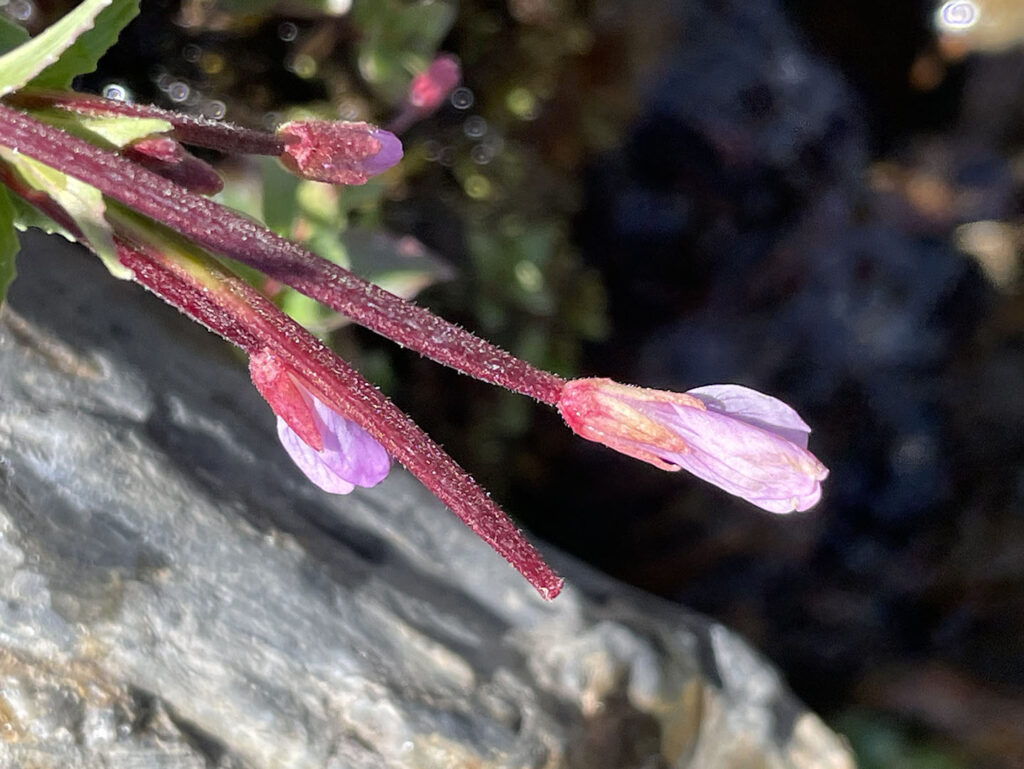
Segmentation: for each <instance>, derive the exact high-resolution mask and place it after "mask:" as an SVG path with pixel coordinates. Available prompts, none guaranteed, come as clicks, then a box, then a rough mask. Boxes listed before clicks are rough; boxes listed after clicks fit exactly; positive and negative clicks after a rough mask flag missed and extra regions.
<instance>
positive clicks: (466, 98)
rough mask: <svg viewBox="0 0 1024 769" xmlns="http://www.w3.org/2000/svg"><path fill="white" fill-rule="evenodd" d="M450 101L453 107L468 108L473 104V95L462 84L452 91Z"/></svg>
mask: <svg viewBox="0 0 1024 769" xmlns="http://www.w3.org/2000/svg"><path fill="white" fill-rule="evenodd" d="M451 101H452V106H453V107H455V109H469V108H470V107H472V106H473V102H474V101H475V97H474V96H473V92H472V91H471V90H469V89H468V88H466V87H465V86H463V87H462V88H456V89H455V90H454V91H452V95H451Z"/></svg>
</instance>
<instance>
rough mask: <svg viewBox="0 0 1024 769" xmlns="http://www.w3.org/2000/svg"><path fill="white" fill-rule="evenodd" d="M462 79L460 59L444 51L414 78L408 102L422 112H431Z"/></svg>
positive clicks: (407, 97) (410, 86) (407, 98)
mask: <svg viewBox="0 0 1024 769" xmlns="http://www.w3.org/2000/svg"><path fill="white" fill-rule="evenodd" d="M461 79H462V70H461V69H460V67H459V61H458V59H456V58H455V57H454V56H451V55H449V54H445V53H443V54H441V55H440V56H438V57H437V58H435V59H434V60H433V61H432V62H430V66H429V67H427V68H426V69H425V70H423V71H422V72H420V73H419V74H418V75H416V77H414V78H413V79H412V82H411V83H410V84H409V93H408V95H407V96H406V99H405V100H406V103H407V104H408V105H409V106H410V107H412V108H413V109H415V110H417V111H418V112H419V113H421V114H429V113H431V112H433V111H434V110H436V109H437V108H438V107H440V106H441V102H443V101H444V99H445V97H446V96H448V94H449V93H451V92H452V90H453V89H454V88H455V86H457V85H458V84H459V81H460V80H461Z"/></svg>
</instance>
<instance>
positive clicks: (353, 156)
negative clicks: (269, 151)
mask: <svg viewBox="0 0 1024 769" xmlns="http://www.w3.org/2000/svg"><path fill="white" fill-rule="evenodd" d="M277 135H278V136H279V137H281V138H282V139H283V140H285V145H284V149H283V152H282V154H281V156H280V157H281V162H282V163H284V165H285V166H286V167H287V168H288V170H290V171H291V172H292V173H295V174H297V175H299V176H301V177H303V178H305V179H311V180H312V181H315V182H327V183H328V184H364V183H365V182H366V180H367V179H369V178H370V177H371V176H376V175H377V174H379V173H382V172H383V171H386V170H388V169H389V168H391V167H392V166H393V165H395V164H396V163H397V162H398V161H399V160H401V159H402V143H401V142H400V141H399V140H398V138H397V137H396V136H395V135H394V134H392V133H390V132H388V131H385V130H383V129H381V128H377V127H376V126H372V125H370V124H369V123H348V122H344V121H329V120H296V121H293V122H291V123H285V124H284V125H282V126H281V127H280V128H278V129H277Z"/></svg>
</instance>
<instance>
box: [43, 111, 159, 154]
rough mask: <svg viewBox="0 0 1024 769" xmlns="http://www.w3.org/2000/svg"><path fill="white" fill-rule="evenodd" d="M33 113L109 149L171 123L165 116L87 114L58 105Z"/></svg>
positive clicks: (119, 146)
mask: <svg viewBox="0 0 1024 769" xmlns="http://www.w3.org/2000/svg"><path fill="white" fill-rule="evenodd" d="M32 116H33V117H35V118H36V119H37V120H41V121H42V122H44V123H49V124H50V125H52V126H56V127H57V128H60V129H62V130H64V131H67V132H68V133H69V134H72V135H74V136H77V137H78V138H80V139H85V140H86V141H89V142H92V143H93V144H95V145H97V146H99V147H103V148H104V149H110V150H118V149H121V148H122V147H124V146H126V145H128V144H131V143H132V142H133V141H136V140H138V139H143V138H145V137H147V136H152V135H153V134H162V133H167V132H168V131H170V130H171V129H172V128H173V127H174V126H172V125H171V124H170V123H168V122H167V121H166V120H160V119H159V118H140V117H130V116H122V115H118V116H116V117H90V116H87V115H77V114H75V113H72V112H67V111H65V110H58V109H52V110H41V111H37V112H34V113H33V115H32Z"/></svg>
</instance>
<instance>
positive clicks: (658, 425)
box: [558, 379, 828, 513]
mask: <svg viewBox="0 0 1024 769" xmlns="http://www.w3.org/2000/svg"><path fill="white" fill-rule="evenodd" d="M558 410H559V412H560V413H561V414H562V417H563V418H564V419H565V421H566V423H567V424H568V425H569V427H570V428H571V429H572V430H573V431H574V432H575V433H577V434H578V435H580V436H582V437H584V438H587V439H588V440H592V441H596V442H598V443H603V444H604V445H606V446H609V447H610V448H613V449H615V450H616V451H620V452H622V453H623V454H628V455H629V456H631V457H635V458H637V459H642V460H643V461H645V462H649V463H650V464H652V465H654V466H655V467H659V468H661V469H663V470H679V469H680V468H683V469H685V470H688V471H689V472H691V473H693V474H694V475H696V476H697V477H698V478H703V479H704V480H706V481H708V482H709V483H713V484H715V485H716V486H718V487H719V488H721V489H724V490H725V491H727V492H729V493H730V494H734V495H736V496H738V497H742V498H743V499H746V500H747V501H748V502H751V503H753V504H755V505H757V506H758V507H761V508H763V509H765V510H769V511H771V512H773V513H788V512H792V511H794V510H806V509H808V508H809V507H812V506H813V505H815V504H816V503H817V502H818V500H819V499H820V498H821V482H822V481H823V480H824V479H825V478H826V477H827V476H828V470H827V469H826V468H825V466H824V465H823V464H822V463H821V462H819V461H818V460H817V458H816V457H815V456H814V455H813V454H811V453H810V452H809V451H807V435H808V433H810V431H811V429H810V428H809V427H808V426H807V424H806V423H805V422H804V421H803V420H802V419H801V418H800V416H799V415H798V414H797V413H796V412H795V411H794V410H793V409H791V408H790V407H789V406H787V405H786V404H785V403H783V402H782V401H780V400H777V399H775V398H772V397H770V396H768V395H763V394H762V393H759V392H757V391H756V390H751V389H749V388H746V387H740V386H739V385H710V386H708V387H699V388H697V389H695V390H690V391H689V392H687V393H685V394H680V393H672V392H664V391H661V390H648V389H644V388H641V387H631V386H629V385H622V384H618V383H617V382H613V381H611V380H610V379H577V380H573V381H571V382H568V383H567V384H566V385H565V387H564V388H563V390H562V395H561V397H560V399H559V401H558Z"/></svg>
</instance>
